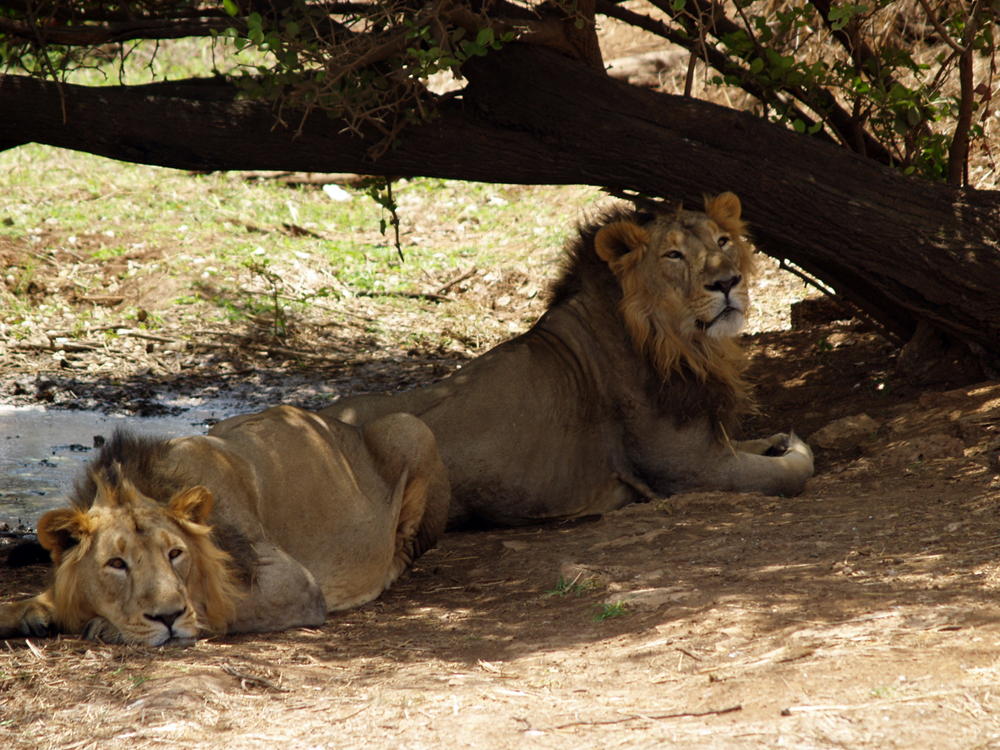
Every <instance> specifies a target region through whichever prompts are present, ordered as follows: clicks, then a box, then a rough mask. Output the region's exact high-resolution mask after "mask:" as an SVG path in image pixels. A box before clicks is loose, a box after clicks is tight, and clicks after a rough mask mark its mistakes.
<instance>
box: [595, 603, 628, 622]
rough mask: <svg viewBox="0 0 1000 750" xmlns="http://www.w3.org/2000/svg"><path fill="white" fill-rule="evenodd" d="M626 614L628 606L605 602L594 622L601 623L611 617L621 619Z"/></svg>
mask: <svg viewBox="0 0 1000 750" xmlns="http://www.w3.org/2000/svg"><path fill="white" fill-rule="evenodd" d="M627 614H628V605H627V604H625V602H605V603H604V604H602V605H601V606H600V609H599V610H598V612H597V614H596V615H594V620H596V621H597V622H603V621H604V620H610V619H612V618H613V617H623V616H625V615H627Z"/></svg>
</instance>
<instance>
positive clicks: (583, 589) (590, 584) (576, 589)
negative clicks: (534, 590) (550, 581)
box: [545, 576, 597, 596]
mask: <svg viewBox="0 0 1000 750" xmlns="http://www.w3.org/2000/svg"><path fill="white" fill-rule="evenodd" d="M596 588H597V581H596V580H595V579H594V578H583V579H582V580H581V578H580V576H577V577H576V578H573V579H567V578H564V577H563V576H559V580H558V581H556V585H555V588H553V589H552V590H551V591H546V592H545V595H546V596H569V595H570V594H572V595H574V596H581V595H583V594H586V593H588V592H590V591H593V590H594V589H596Z"/></svg>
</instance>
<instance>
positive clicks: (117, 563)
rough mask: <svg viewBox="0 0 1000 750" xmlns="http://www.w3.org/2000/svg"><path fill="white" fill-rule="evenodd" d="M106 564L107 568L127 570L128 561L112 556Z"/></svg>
mask: <svg viewBox="0 0 1000 750" xmlns="http://www.w3.org/2000/svg"><path fill="white" fill-rule="evenodd" d="M106 564H107V566H108V567H109V568H114V569H115V570H128V563H127V562H125V561H124V560H122V559H121V558H120V557H112V558H111V559H110V560H108V562H107V563H106Z"/></svg>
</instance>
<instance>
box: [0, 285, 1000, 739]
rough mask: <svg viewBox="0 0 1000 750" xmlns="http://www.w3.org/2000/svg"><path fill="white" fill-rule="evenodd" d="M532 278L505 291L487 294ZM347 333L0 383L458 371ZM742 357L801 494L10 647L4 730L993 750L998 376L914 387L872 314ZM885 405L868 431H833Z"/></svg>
mask: <svg viewBox="0 0 1000 750" xmlns="http://www.w3.org/2000/svg"><path fill="white" fill-rule="evenodd" d="M63 270H65V269H63ZM52 273H57V271H55V270H53V271H52ZM770 277H771V276H770V274H769V275H768V277H766V278H770ZM43 281H44V280H43ZM522 282H523V280H522ZM769 283H770V285H771V287H780V286H781V284H783V283H785V284H787V283H788V282H787V280H786V281H781V279H779V278H778V277H774V278H773V280H772V281H771V282H769ZM476 288H478V287H476ZM516 288H519V287H518V285H517V284H514V285H511V284H510V283H509V279H508V280H505V279H502V278H497V279H494V282H493V285H492V286H491V285H490V284H487V285H486V290H485V291H483V290H482V289H480V293H483V294H487V295H493V296H494V297H496V296H498V295H505V296H508V297H509V296H510V295H511V294H512V289H513V290H514V292H515V293H516ZM767 288H768V287H767V286H765V287H764V288H763V289H764V290H766V289H767ZM469 293H470V294H472V293H475V289H474V288H473V287H470V288H469ZM769 300H770V301H769ZM774 300H781V295H780V294H777V293H776V294H773V295H771V294H768V293H766V291H765V292H764V293H762V294H761V295H759V299H758V302H759V303H762V304H763V306H764V307H765V308H767V307H769V306H773V307H775V308H776V309H777V308H780V309H777V311H776V312H775V315H778V316H779V317H780V316H783V315H786V314H787V305H786V304H785V303H784V302H780V301H779V302H777V303H776V302H774ZM81 304H82V303H81ZM429 314H431V315H433V311H431V312H430V313H429ZM488 314H490V315H495V314H496V311H495V310H494V311H489V312H488ZM322 330H323V329H318V328H317V329H315V330H312V329H309V328H308V327H307V326H304V325H303V326H302V327H300V333H299V334H298V335H299V339H298V341H299V343H298V344H296V345H297V346H300V347H301V346H304V344H303V343H302V341H304V340H305V339H306V338H308V336H310V335H315V336H317V337H320V336H322V335H330V334H323V333H322ZM310 331H311V333H310ZM337 335H339V336H342V337H344V341H339V342H336V343H337V345H338V346H341V347H342V348H344V349H345V353H344V354H343V357H342V359H341V360H340V361H338V362H322V361H317V362H311V363H308V367H303V366H302V365H301V362H299V363H298V364H294V363H295V362H296V360H295V358H294V357H292V356H290V355H289V356H288V357H277V358H276V357H275V356H274V353H273V352H272V353H263V352H258V353H254V352H252V351H249V352H248V351H244V352H243V353H242V355H241V356H243V358H244V364H243V366H242V368H240V369H236V370H235V371H234V369H233V368H232V367H231V364H230V365H227V364H225V363H226V362H227V361H228V360H227V359H226V358H224V357H220V358H218V359H217V360H216V359H212V358H211V357H208V356H201V357H200V361H199V366H198V368H194V369H195V370H196V372H190V370H191V369H192V368H188V374H187V375H186V376H184V377H181V376H180V375H171V374H170V369H171V368H170V367H168V366H166V365H163V366H161V367H160V368H159V369H156V368H152V367H148V366H144V360H143V357H145V356H149V357H150V358H155V356H159V357H160V358H161V359H160V360H159V361H160V363H161V364H162V363H163V362H165V361H167V360H169V357H173V356H176V357H178V358H183V357H192V356H195V357H198V354H199V353H198V351H197V350H196V351H195V353H194V354H192V353H191V351H190V350H185V348H184V347H181V348H180V350H178V351H174V350H172V349H169V348H168V349H166V350H165V351H162V352H160V353H159V354H158V353H157V349H156V348H155V347H151V348H149V347H146V346H145V342H143V343H142V344H141V347H140V344H138V343H136V342H133V343H123V342H129V341H131V340H130V339H128V338H127V337H124V338H123V339H122V340H121V341H120V342H119V343H118V344H116V346H120V347H126V348H127V347H128V346H133V345H135V346H136V347H139V348H137V349H136V351H134V352H132V353H131V355H130V354H129V352H128V351H127V350H126V349H122V350H121V351H120V352H118V350H116V349H114V348H113V347H112V349H111V350H110V351H109V350H107V349H103V350H101V351H97V352H95V351H86V350H85V351H80V352H76V353H74V354H73V356H74V357H78V358H79V359H76V360H75V362H76V365H77V366H76V367H74V368H72V369H71V371H70V372H67V371H66V368H65V367H60V366H59V364H58V363H56V364H55V365H53V361H52V354H51V352H50V351H37V352H32V351H29V350H26V349H19V350H14V349H13V348H8V349H5V350H4V353H3V354H2V355H0V358H2V362H0V364H2V371H3V373H4V374H3V378H2V382H0V390H2V393H3V398H4V400H5V401H17V400H20V401H21V402H26V401H45V402H49V403H54V404H56V405H59V404H60V403H63V402H61V401H60V398H61V397H60V395H59V394H60V393H67V392H68V393H71V394H72V396H73V397H74V398H77V399H81V400H83V401H84V402H87V400H88V399H92V400H93V401H94V402H99V401H101V400H102V399H104V400H105V401H106V402H107V403H109V404H111V405H112V406H115V405H116V404H117V405H118V406H119V407H122V406H128V405H129V404H134V403H136V402H142V399H143V397H144V396H143V394H147V395H148V394H150V393H153V394H155V393H156V392H158V390H160V389H162V388H164V387H181V386H182V384H183V385H184V386H185V387H188V388H190V389H192V390H196V389H198V388H204V387H207V386H208V385H209V384H212V387H215V388H219V387H220V386H224V385H225V384H226V383H234V382H236V381H242V382H249V383H257V384H258V385H259V384H262V383H263V384H269V385H268V388H269V389H271V390H267V389H265V391H264V394H265V397H268V398H273V397H274V396H275V395H276V394H281V393H285V394H288V395H289V398H290V400H294V399H295V397H296V396H304V398H300V399H299V400H300V401H302V402H305V403H308V402H309V400H310V397H309V394H310V393H313V392H315V393H328V390H327V386H328V384H329V383H330V382H335V381H336V379H337V377H340V378H345V377H346V378H348V379H347V380H345V381H343V384H344V387H353V386H355V385H356V384H357V383H358V382H362V381H364V382H366V384H367V385H368V386H369V387H372V388H379V387H385V384H386V383H387V382H390V381H391V380H392V379H393V378H394V377H401V378H402V379H404V380H405V379H407V378H409V379H413V380H420V379H426V378H430V377H434V376H436V375H438V374H440V371H441V370H442V369H445V368H446V367H448V366H449V362H448V361H447V360H448V357H436V356H434V355H433V354H428V353H426V352H420V351H417V350H410V351H408V352H406V351H398V352H396V354H395V355H392V354H391V353H390V356H387V358H386V359H385V360H381V361H380V362H379V363H378V364H377V366H376V365H374V364H372V363H371V362H368V363H367V364H363V363H362V362H361V357H360V356H359V357H358V358H356V360H354V361H355V362H356V367H354V368H353V369H352V368H350V367H345V364H344V363H345V362H346V361H348V360H350V355H349V352H348V351H347V350H348V349H349V346H348V344H347V343H345V342H346V341H348V340H349V339H350V336H349V335H348V334H347V333H345V332H344V331H343V330H339V332H338V334H337ZM359 340H360V339H359ZM747 344H748V347H749V350H750V352H751V355H752V359H753V365H752V378H753V380H754V381H756V382H757V383H758V384H759V390H758V396H759V400H760V403H761V413H760V414H759V415H758V416H756V417H754V419H753V420H751V421H750V423H749V424H748V425H747V431H748V432H750V433H753V432H764V431H773V430H774V429H784V428H787V427H788V426H790V425H793V426H795V428H796V429H797V430H798V431H799V432H800V433H802V434H804V435H806V436H808V437H809V438H810V439H811V440H812V442H813V444H814V446H815V448H816V451H817V457H818V475H817V476H816V477H815V479H813V480H812V481H811V482H810V484H809V486H808V488H807V490H806V492H805V493H803V494H802V495H801V496H800V497H797V498H793V499H782V498H775V497H763V496H756V495H736V494H725V493H697V494H690V495H682V496H675V497H672V498H669V499H667V500H664V501H662V502H659V503H649V504H644V505H636V506H632V507H629V508H626V509H623V510H621V511H619V512H616V513H612V514H609V515H607V516H605V517H603V518H600V519H587V520H583V521H580V522H577V523H573V524H563V525H554V526H548V527H540V528H529V529H518V530H499V531H491V532H476V533H471V532H470V533H455V534H450V535H448V536H446V537H445V538H444V539H443V540H442V541H441V543H440V544H439V545H438V547H437V548H436V549H434V550H432V551H431V552H430V553H428V554H427V555H425V556H424V557H423V558H422V559H421V560H420V561H419V562H418V564H417V566H416V568H415V569H414V570H413V571H412V573H410V574H409V575H408V576H406V577H405V579H404V580H403V581H402V582H401V583H400V584H399V585H397V586H396V587H395V588H394V589H393V590H391V591H390V592H388V593H387V594H386V595H385V596H383V597H382V599H380V600H379V601H377V602H375V603H374V604H372V605H369V606H366V607H363V608H361V609H358V610H356V611H352V612H349V613H346V614H343V615H338V616H335V617H331V618H330V619H329V620H328V622H327V624H326V625H325V626H324V627H323V628H320V629H315V630H296V631H291V632H286V633H280V634H274V635H265V636H253V637H230V638H220V639H214V640H208V641H202V642H199V643H198V644H197V645H196V646H194V647H191V648H174V647H167V648H163V649H143V648H131V647H116V646H106V645H95V644H93V643H87V642H83V641H80V640H77V639H74V638H69V637H61V638H59V639H56V640H33V641H30V642H27V641H18V640H12V641H8V642H6V643H5V644H3V648H4V650H5V656H4V657H3V658H2V660H0V696H2V703H0V741H2V742H3V744H4V745H5V746H9V747H16V748H39V747H49V748H56V747H58V748H88V747H95V748H118V747H123V748H124V747H129V748H136V747H158V746H162V745H169V746H173V747H216V746H226V747H234V748H242V747H247V748H249V747H270V746H274V745H275V744H279V743H280V744H283V745H286V746H289V747H362V746H363V747H376V748H396V747H413V748H419V747H440V746H443V745H446V744H447V745H453V746H459V747H497V748H507V747H521V746H524V745H525V744H527V745H529V746H538V747H567V748H569V747H573V748H576V747H581V746H585V745H597V746H600V747H615V746H623V745H624V746H629V747H636V746H664V745H667V746H670V745H673V746H684V747H690V746H698V747H713V748H725V747H759V746H767V747H879V748H885V747H917V746H930V745H932V744H933V745H934V746H938V747H949V748H950V747H985V746H991V745H993V744H995V743H1000V721H998V720H997V719H996V718H995V717H996V715H997V711H998V710H1000V698H998V697H997V696H998V689H1000V608H998V605H997V603H996V595H997V589H998V587H1000V564H998V563H997V552H998V551H1000V541H998V537H1000V513H998V510H1000V458H998V454H1000V426H998V425H1000V383H979V384H973V385H963V386H961V387H957V388H955V387H949V385H948V384H941V385H938V386H934V387H931V386H924V387H922V388H916V387H910V386H908V385H907V383H906V382H905V378H901V377H900V376H899V375H898V374H897V373H896V371H895V369H894V349H893V347H892V346H890V345H889V344H888V343H887V342H885V341H884V340H882V339H881V338H880V337H879V336H878V335H876V334H875V333H873V332H871V331H869V330H867V329H865V328H864V327H863V326H862V325H861V324H859V323H857V322H856V321H850V320H847V321H839V322H838V321H834V322H826V323H814V324H813V325H811V326H810V327H809V328H807V329H803V330H789V331H770V332H763V333H756V334H754V335H752V336H750V337H748V340H747ZM360 348H361V349H363V348H364V347H363V346H362V347H360ZM213 351H214V350H213ZM116 352H117V353H116ZM202 354H204V352H202ZM88 357H89V358H97V359H102V361H105V362H106V363H109V362H110V364H109V367H110V368H111V372H110V374H109V373H107V372H106V373H105V374H103V375H101V376H99V377H97V376H93V375H90V376H88V375H87V367H86V366H85V365H86V364H87V362H89V361H90V360H88V359H87V358H88ZM454 358H455V357H454V356H452V359H454ZM115 363H117V364H115ZM213 363H214V364H213ZM366 367H367V368H368V369H367V370H366V369H365V368H366ZM241 370H242V372H241ZM347 371H349V373H350V375H349V377H348V376H347V375H345V372H347ZM114 373H117V374H114ZM158 373H159V374H158ZM70 377H71V378H72V387H71V388H69V387H68V386H67V385H66V379H67V378H70ZM60 378H62V380H60ZM46 383H48V384H50V385H44V384H46ZM40 384H42V385H40ZM67 388H69V390H66V389H67ZM67 398H69V397H68V396H67ZM317 398H319V396H317ZM862 414H866V415H868V417H870V420H863V419H854V420H847V421H846V422H844V421H839V422H838V420H842V418H844V417H857V416H858V415H862ZM831 423H833V424H832V426H831ZM45 575H46V570H45V567H44V566H39V565H36V566H29V567H26V568H19V569H10V568H0V592H2V597H3V598H4V599H11V598H15V597H19V596H23V595H26V594H29V593H31V592H32V591H34V590H37V588H38V587H39V586H40V585H41V584H42V582H43V580H44V577H45Z"/></svg>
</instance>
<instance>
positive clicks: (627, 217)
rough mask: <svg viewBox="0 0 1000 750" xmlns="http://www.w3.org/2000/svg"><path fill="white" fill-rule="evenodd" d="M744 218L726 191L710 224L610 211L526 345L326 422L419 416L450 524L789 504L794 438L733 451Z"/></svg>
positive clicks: (802, 455)
mask: <svg viewBox="0 0 1000 750" xmlns="http://www.w3.org/2000/svg"><path fill="white" fill-rule="evenodd" d="M740 212H741V207H740V201H739V199H738V198H737V197H736V196H735V195H734V194H732V193H723V194H721V195H719V196H717V197H714V198H707V199H706V201H705V212H704V213H701V212H693V211H674V212H670V213H666V214H662V215H657V216H653V215H649V214H642V213H634V212H626V211H624V210H618V211H616V212H614V213H612V214H610V215H609V216H606V217H605V218H604V219H603V221H600V222H598V223H596V224H594V225H591V226H587V227H584V228H582V229H581V230H580V236H579V238H578V239H577V240H576V241H575V243H573V244H572V245H571V246H570V248H569V249H568V253H567V259H566V261H565V266H564V269H563V274H562V277H561V278H560V279H559V281H558V282H557V283H556V284H555V285H554V287H553V290H552V293H551V301H550V304H549V308H548V310H547V311H546V313H545V314H544V315H543V316H542V317H541V318H540V319H539V321H538V322H537V323H536V324H535V325H534V327H532V328H531V330H529V331H528V332H527V333H525V334H522V335H521V336H518V337H517V338H515V339H513V340H511V341H508V342H506V343H504V344H501V345H500V346H498V347H496V348H495V349H493V350H492V351H490V352H487V353H486V354H484V355H483V356H481V357H479V358H477V359H475V360H473V361H472V362H470V363H469V364H467V365H465V366H463V367H462V368H461V369H460V370H459V371H458V372H456V373H453V374H452V375H450V376H449V377H447V378H445V379H444V380H442V381H441V382H439V383H436V384H433V385H429V386H426V387H422V388H417V389H414V390H411V391H408V392H405V393H398V394H390V395H368V396H358V397H352V398H347V399H343V400H341V401H339V402H337V403H336V404H334V405H333V406H331V407H329V408H327V409H325V410H324V411H322V412H321V413H322V414H324V415H325V416H328V417H337V418H340V419H343V420H345V421H347V422H351V423H354V424H365V423H367V422H368V421H369V420H371V419H374V418H376V417H379V416H381V415H383V414H386V413H387V412H389V411H405V412H411V413H413V414H416V415H417V416H419V417H420V418H421V419H423V420H424V421H425V422H426V423H427V424H428V425H430V427H431V429H432V430H433V431H434V434H435V436H436V437H437V440H438V446H439V448H440V450H441V455H442V457H443V458H444V462H445V465H446V466H447V467H448V472H449V476H450V478H451V484H452V498H453V500H452V506H451V509H450V514H449V516H450V523H451V524H452V525H457V524H463V523H466V522H470V521H478V522H487V523H491V524H509V525H514V524H526V523H531V522H535V521H541V520H544V519H556V518H570V517H574V516H581V515H585V514H593V513H601V512H603V511H607V510H611V509H613V508H618V507H620V506H622V505H624V504H626V503H628V502H630V501H633V500H635V499H637V498H638V497H640V496H646V497H652V496H656V495H663V494H668V493H673V492H678V491H683V490H692V489H720V490H745V491H750V490H756V491H760V492H765V493H775V494H783V495H791V494H795V493H798V492H800V491H801V490H802V487H803V484H804V483H805V481H806V479H807V478H808V477H810V476H811V475H812V473H813V457H812V452H811V451H810V449H809V447H808V446H807V445H806V444H805V443H804V442H802V440H800V439H799V438H797V437H796V436H795V435H794V434H778V435H773V436H771V437H770V438H765V439H762V440H756V441H750V442H745V443H733V442H731V441H730V440H729V438H728V435H729V434H731V429H732V427H733V426H734V422H735V421H736V418H737V417H738V416H739V415H740V414H741V413H742V412H745V411H747V410H748V408H749V406H750V398H749V389H748V386H747V385H746V384H745V383H744V381H743V379H742V376H741V373H742V370H743V357H742V353H741V351H740V348H739V346H738V345H737V343H736V341H735V338H734V337H735V336H736V334H737V333H738V332H739V331H740V329H741V327H742V325H743V321H744V316H745V314H746V312H747V306H748V294H747V282H748V278H749V277H750V274H751V271H752V258H751V253H752V250H751V247H750V245H749V244H748V243H747V242H746V241H745V239H744V234H745V231H746V227H745V225H744V224H743V222H742V221H741V219H740Z"/></svg>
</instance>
